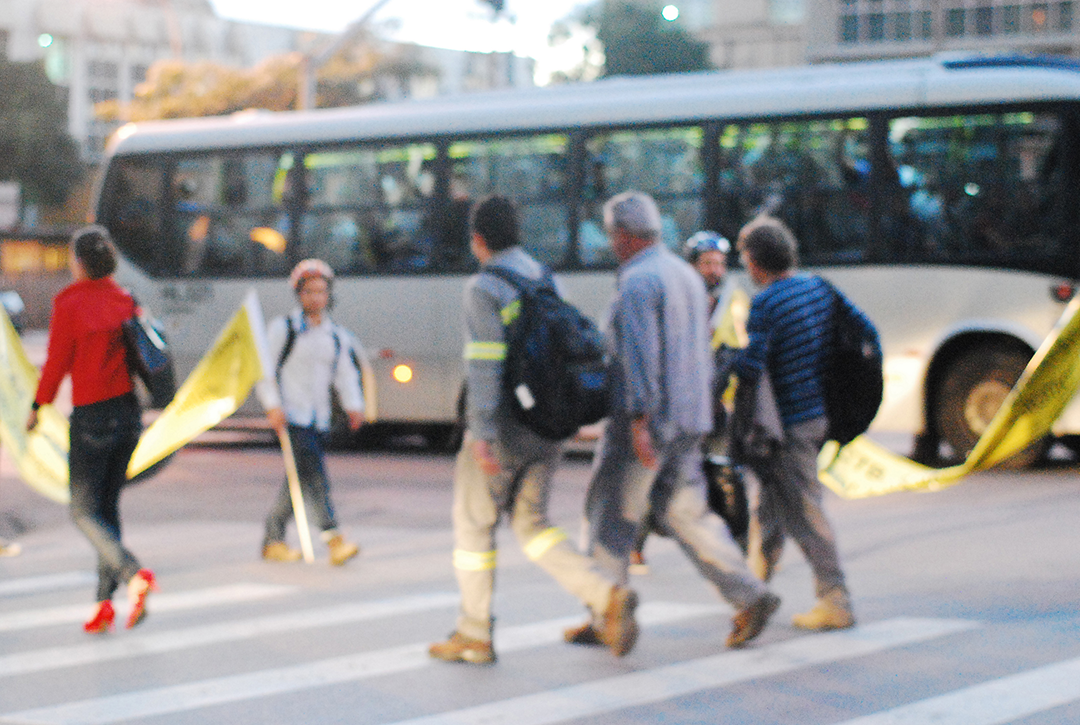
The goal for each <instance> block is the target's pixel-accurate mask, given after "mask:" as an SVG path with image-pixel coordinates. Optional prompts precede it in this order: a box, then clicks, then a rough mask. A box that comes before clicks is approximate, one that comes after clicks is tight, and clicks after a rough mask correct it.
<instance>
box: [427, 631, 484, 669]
mask: <svg viewBox="0 0 1080 725" xmlns="http://www.w3.org/2000/svg"><path fill="white" fill-rule="evenodd" d="M428 654H429V655H431V656H432V657H434V658H435V659H437V660H442V661H443V662H468V663H469V664H471V665H490V664H493V663H494V662H495V650H494V649H492V648H491V642H490V641H484V640H482V639H473V638H472V637H466V636H465V635H463V634H462V633H461V632H456V631H455V632H454V633H453V634H452V635H450V639H448V640H446V641H445V642H436V643H435V644H433V645H431V646H430V647H428Z"/></svg>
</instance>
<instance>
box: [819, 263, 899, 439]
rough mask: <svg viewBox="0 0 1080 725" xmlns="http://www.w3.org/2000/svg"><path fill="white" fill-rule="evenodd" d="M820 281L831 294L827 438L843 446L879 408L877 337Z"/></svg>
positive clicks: (882, 382) (856, 312)
mask: <svg viewBox="0 0 1080 725" xmlns="http://www.w3.org/2000/svg"><path fill="white" fill-rule="evenodd" d="M821 281H822V282H823V283H824V284H825V286H826V287H828V288H829V290H830V291H831V292H832V294H833V313H832V336H831V340H832V343H831V345H830V348H829V352H828V358H827V362H826V366H825V375H824V382H825V412H826V415H827V416H828V419H829V432H828V436H827V438H828V439H829V440H835V441H837V442H839V443H840V445H845V444H847V443H850V442H851V441H852V440H854V439H855V438H856V437H858V436H860V435H862V434H863V433H865V432H866V430H867V428H869V427H870V423H871V422H872V421H873V420H874V416H875V415H877V412H878V408H880V407H881V398H882V394H883V392H884V387H885V379H884V375H883V357H882V352H881V338H880V337H879V336H878V331H877V329H875V327H874V325H873V323H872V322H870V320H869V318H867V317H866V315H865V314H863V313H862V312H861V311H860V310H859V309H858V308H857V307H855V305H854V304H852V303H851V301H850V300H849V299H848V298H847V297H845V296H844V295H843V293H841V292H840V290H838V289H836V288H835V287H833V286H832V284H830V283H829V282H828V281H826V280H824V279H823V280H821Z"/></svg>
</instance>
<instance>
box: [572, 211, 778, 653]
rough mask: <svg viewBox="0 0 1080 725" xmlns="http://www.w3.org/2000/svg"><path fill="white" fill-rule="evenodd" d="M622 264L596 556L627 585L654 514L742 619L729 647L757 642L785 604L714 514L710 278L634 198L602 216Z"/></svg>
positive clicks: (613, 322)
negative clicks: (706, 452)
mask: <svg viewBox="0 0 1080 725" xmlns="http://www.w3.org/2000/svg"><path fill="white" fill-rule="evenodd" d="M604 227H605V231H606V232H607V235H608V239H609V241H610V244H611V248H612V251H613V252H614V253H615V256H616V257H617V258H618V260H619V263H620V267H619V278H618V289H617V291H616V294H615V299H614V300H613V302H612V305H611V309H610V312H609V316H608V321H607V326H606V333H607V336H608V343H609V349H610V351H611V353H612V358H613V359H612V369H613V370H614V375H613V378H614V389H613V394H612V397H613V399H612V411H611V415H610V416H609V418H608V421H607V426H606V427H605V429H604V435H603V439H602V440H601V443H600V449H599V452H598V454H597V458H596V463H595V465H594V468H593V475H592V481H591V482H590V485H589V491H588V494H587V499H586V510H585V514H586V517H587V519H588V529H589V536H588V539H589V540H588V547H589V553H590V554H591V555H592V556H593V558H594V559H596V560H597V561H598V562H600V563H601V564H602V565H604V566H605V567H606V568H608V569H609V570H610V571H611V572H612V573H613V575H614V576H615V577H616V579H617V581H619V582H622V583H625V582H626V579H627V566H628V563H629V556H630V552H631V550H632V549H633V546H634V541H635V539H636V538H637V535H638V532H639V530H640V529H641V527H642V526H643V525H644V524H643V521H644V519H645V516H646V514H647V513H648V512H649V511H650V510H651V511H652V517H653V522H652V523H653V526H654V528H655V530H657V531H659V532H660V533H662V534H666V535H669V536H672V537H674V538H675V539H676V540H677V541H678V542H679V545H680V546H681V547H682V549H683V551H685V552H686V553H687V555H688V556H689V557H690V559H691V561H693V563H694V565H695V566H696V567H697V569H698V571H699V572H701V574H702V576H704V577H705V578H706V579H708V580H709V581H710V582H712V583H713V584H715V585H716V587H717V589H718V590H719V591H720V594H721V595H722V596H723V597H724V598H725V599H727V600H728V601H729V602H730V603H731V604H732V605H733V606H734V607H735V608H736V610H737V613H736V615H735V617H734V619H733V620H732V629H731V632H730V634H729V635H728V637H727V646H728V647H741V646H743V645H745V644H746V643H747V642H749V641H750V640H751V639H753V638H754V637H756V636H757V635H758V634H759V633H760V632H761V630H762V629H763V628H764V627H765V624H766V622H767V621H768V619H769V617H770V616H772V614H773V612H775V611H776V609H777V607H779V605H780V599H779V598H778V597H776V596H775V595H774V594H772V593H771V592H769V590H768V589H767V588H766V587H765V585H764V584H763V583H762V582H761V581H759V580H758V579H757V578H755V577H754V576H753V574H751V573H750V571H749V570H748V569H747V567H746V564H745V562H744V561H743V558H742V554H741V552H740V551H739V548H738V547H737V546H736V544H735V542H734V541H732V539H731V534H730V533H729V532H728V530H727V528H726V527H725V525H724V523H723V521H722V520H721V519H720V518H719V517H718V516H717V515H716V514H714V513H712V512H711V511H710V510H709V508H708V506H707V505H706V498H705V479H704V475H703V472H702V461H701V455H702V454H701V441H702V438H703V437H704V436H705V434H706V433H708V432H709V430H710V429H711V427H712V396H711V395H710V390H711V382H712V355H711V351H710V348H709V339H708V331H707V318H708V310H709V305H708V302H707V300H706V293H705V286H704V283H703V282H702V280H701V276H700V275H699V274H698V273H697V272H695V271H694V269H693V267H691V266H690V265H689V264H687V263H686V262H685V261H684V260H682V259H681V258H679V257H678V256H676V255H675V254H673V253H671V252H670V251H668V249H667V248H666V247H664V246H663V245H662V244H661V243H660V213H659V210H658V209H657V207H656V203H655V202H654V201H653V200H652V198H651V197H649V196H648V195H646V194H642V193H640V192H634V191H629V192H625V193H623V194H619V195H618V196H615V197H613V198H612V199H610V200H609V201H608V202H607V203H606V204H605V205H604ZM599 628H600V623H599V622H597V621H595V617H594V620H593V621H590V622H588V623H586V624H584V625H583V626H580V627H577V628H573V629H569V630H567V631H566V633H565V637H566V640H567V641H568V642H570V643H572V644H599V643H600V637H599V636H598V632H599Z"/></svg>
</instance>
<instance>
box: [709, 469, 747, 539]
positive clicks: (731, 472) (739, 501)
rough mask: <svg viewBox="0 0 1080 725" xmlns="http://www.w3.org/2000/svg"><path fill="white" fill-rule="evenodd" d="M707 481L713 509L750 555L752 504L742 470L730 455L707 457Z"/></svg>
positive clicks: (710, 505)
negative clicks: (748, 550)
mask: <svg viewBox="0 0 1080 725" xmlns="http://www.w3.org/2000/svg"><path fill="white" fill-rule="evenodd" d="M702 465H703V467H704V469H705V480H706V482H707V483H708V499H709V508H710V509H712V511H713V513H715V514H716V515H717V516H719V517H720V518H722V519H723V520H724V523H726V524H727V527H728V531H730V532H731V538H733V539H735V541H736V542H738V544H739V546H740V547H742V550H743V553H746V545H747V537H748V535H749V533H750V504H749V501H748V499H747V497H746V482H745V481H744V480H743V477H742V471H741V470H740V469H739V468H738V467H737V466H736V465H734V463H732V461H731V459H730V458H727V457H726V456H705V457H704V461H703V464H702Z"/></svg>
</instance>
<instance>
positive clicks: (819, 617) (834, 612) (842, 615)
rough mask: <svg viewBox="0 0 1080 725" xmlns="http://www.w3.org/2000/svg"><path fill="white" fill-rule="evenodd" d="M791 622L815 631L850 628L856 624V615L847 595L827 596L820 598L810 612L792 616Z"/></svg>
mask: <svg viewBox="0 0 1080 725" xmlns="http://www.w3.org/2000/svg"><path fill="white" fill-rule="evenodd" d="M791 623H792V624H793V625H795V626H796V627H798V628H799V629H808V630H812V631H815V632H823V631H827V630H830V629H848V628H849V627H854V626H855V615H854V614H853V613H852V612H851V605H850V604H849V603H848V602H847V598H846V597H843V596H840V597H836V596H826V597H822V598H821V599H819V600H818V602H817V604H815V605H814V606H813V608H812V609H811V610H810V611H809V612H803V613H802V614H796V615H795V616H794V617H792V619H791Z"/></svg>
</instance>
